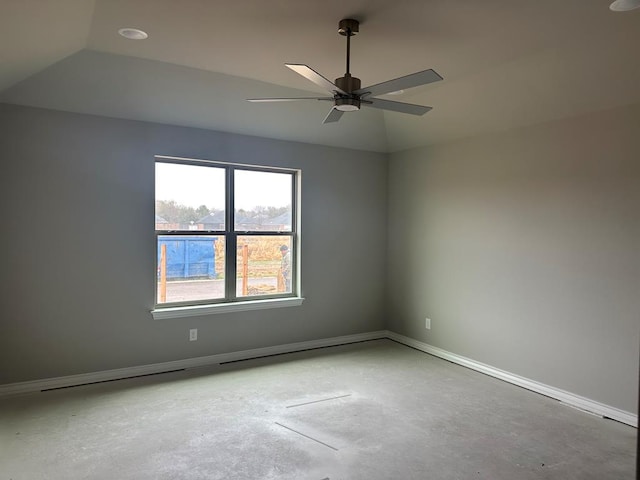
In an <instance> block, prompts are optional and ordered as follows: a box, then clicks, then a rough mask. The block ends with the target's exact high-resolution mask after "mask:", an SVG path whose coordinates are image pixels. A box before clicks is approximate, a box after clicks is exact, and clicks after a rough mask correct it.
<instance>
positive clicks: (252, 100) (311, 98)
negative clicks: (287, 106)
mask: <svg viewBox="0 0 640 480" xmlns="http://www.w3.org/2000/svg"><path fill="white" fill-rule="evenodd" d="M296 100H333V97H294V98H247V102H295V101H296Z"/></svg>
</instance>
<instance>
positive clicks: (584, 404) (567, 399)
mask: <svg viewBox="0 0 640 480" xmlns="http://www.w3.org/2000/svg"><path fill="white" fill-rule="evenodd" d="M386 333H387V335H386V336H387V338H389V339H391V340H395V341H396V342H398V343H402V344H403V345H407V346H409V347H413V348H415V349H417V350H420V351H422V352H425V353H429V354H431V355H433V356H436V357H439V358H442V359H444V360H448V361H450V362H453V363H456V364H458V365H461V366H463V367H467V368H470V369H471V370H475V371H477V372H481V373H484V374H486V375H489V376H491V377H494V378H498V379H500V380H504V381H505V382H508V383H511V384H513V385H517V386H519V387H522V388H526V389H527V390H531V391H533V392H536V393H541V394H542V395H545V396H547V397H551V398H554V399H556V400H559V401H560V402H563V403H565V404H567V405H569V406H572V407H575V408H578V409H580V410H584V411H586V412H589V413H593V414H595V415H598V416H600V417H606V418H611V419H612V420H617V421H618V422H621V423H625V424H627V425H630V426H632V427H636V428H637V427H638V415H635V414H633V413H630V412H626V411H624V410H620V409H618V408H615V407H611V406H609V405H605V404H603V403H600V402H596V401H595V400H590V399H588V398H585V397H581V396H579V395H575V394H573V393H570V392H566V391H564V390H561V389H559V388H555V387H551V386H549V385H545V384H543V383H540V382H536V381H535V380H530V379H528V378H524V377H521V376H519V375H515V374H513V373H509V372H506V371H504V370H500V369H499V368H495V367H492V366H490V365H486V364H484V363H480V362H477V361H475V360H472V359H470V358H466V357H463V356H461V355H457V354H455V353H451V352H448V351H446V350H443V349H441V348H438V347H434V346H432V345H429V344H427V343H423V342H420V341H418V340H414V339H413V338H409V337H405V336H404V335H400V334H398V333H395V332H391V331H387V332H386Z"/></svg>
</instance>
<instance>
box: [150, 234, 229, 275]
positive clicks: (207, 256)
mask: <svg viewBox="0 0 640 480" xmlns="http://www.w3.org/2000/svg"><path fill="white" fill-rule="evenodd" d="M217 241H218V237H209V236H196V235H180V236H178V235H159V236H158V272H160V268H159V265H160V256H161V254H162V245H166V246H167V279H179V278H216V262H215V244H216V242H217Z"/></svg>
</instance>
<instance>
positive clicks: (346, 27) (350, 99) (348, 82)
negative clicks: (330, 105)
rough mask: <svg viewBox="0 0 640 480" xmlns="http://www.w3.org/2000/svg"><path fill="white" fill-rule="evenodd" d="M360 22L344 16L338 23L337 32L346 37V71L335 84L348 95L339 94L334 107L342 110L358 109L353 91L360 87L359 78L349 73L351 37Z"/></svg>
mask: <svg viewBox="0 0 640 480" xmlns="http://www.w3.org/2000/svg"><path fill="white" fill-rule="evenodd" d="M359 26H360V22H358V21H357V20H354V19H352V18H345V19H342V20H340V22H339V23H338V33H339V34H340V35H343V36H345V37H347V71H346V73H345V74H344V76H343V77H340V78H336V81H335V84H336V86H337V87H338V88H340V89H341V90H342V91H344V92H346V93H348V94H349V95H348V96H341V95H340V96H339V97H340V98H337V99H336V108H337V109H338V110H342V111H345V112H346V111H352V110H359V109H360V99H359V98H358V97H356V96H355V95H352V94H353V92H355V91H356V90H359V89H360V86H361V83H360V79H359V78H356V77H352V76H351V73H349V67H350V62H351V37H353V36H354V35H355V34H356V33H358V31H359Z"/></svg>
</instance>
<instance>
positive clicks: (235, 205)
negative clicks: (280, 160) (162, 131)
mask: <svg viewBox="0 0 640 480" xmlns="http://www.w3.org/2000/svg"><path fill="white" fill-rule="evenodd" d="M297 178H298V173H297V172H296V171H292V170H282V169H273V168H263V167H254V166H243V165H235V164H234V165H230V164H222V163H217V162H197V161H181V160H177V159H164V158H157V161H156V212H155V214H156V237H157V241H156V244H157V258H158V263H157V277H158V278H157V289H156V290H157V293H156V307H176V306H189V305H202V304H214V303H232V302H235V301H240V300H242V301H247V300H258V299H267V298H279V297H291V296H294V295H295V294H296V293H297V292H296V288H295V285H296V284H297V283H296V282H297V278H296V271H297V270H296V261H295V259H296V255H295V251H296V225H295V222H294V219H295V218H296V215H295V211H296V205H295V201H296V197H297V192H296V187H297ZM203 202H209V203H203ZM239 217H242V221H238V219H239ZM230 225H233V226H234V228H229V227H228V226H230ZM283 246H284V247H286V248H282V249H281V247H283ZM234 257H235V261H233V258H234ZM227 260H229V261H227Z"/></svg>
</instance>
